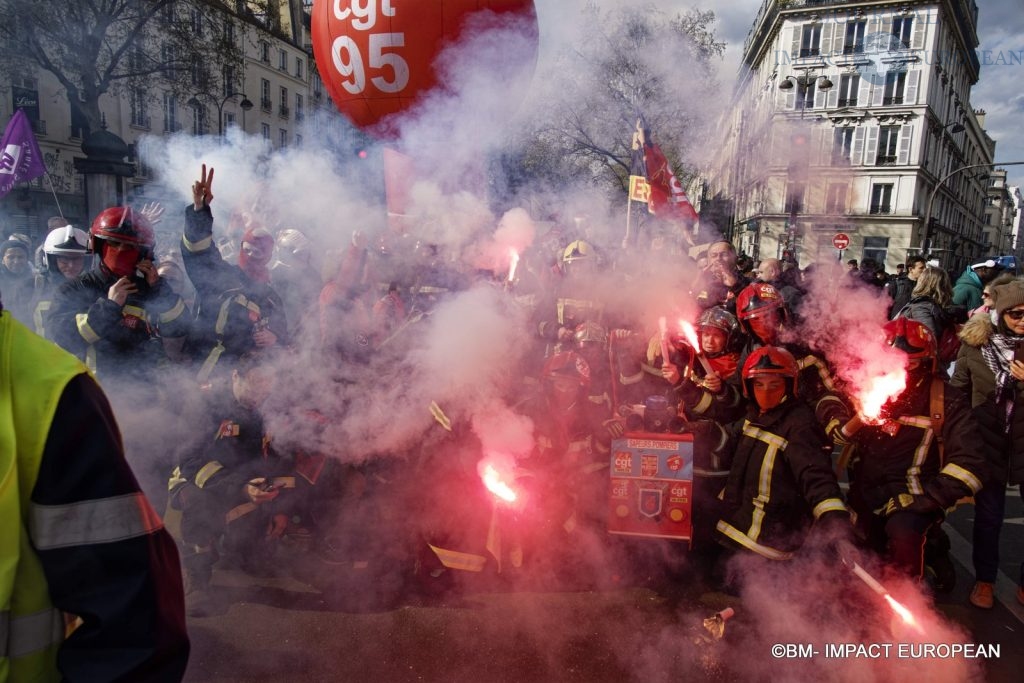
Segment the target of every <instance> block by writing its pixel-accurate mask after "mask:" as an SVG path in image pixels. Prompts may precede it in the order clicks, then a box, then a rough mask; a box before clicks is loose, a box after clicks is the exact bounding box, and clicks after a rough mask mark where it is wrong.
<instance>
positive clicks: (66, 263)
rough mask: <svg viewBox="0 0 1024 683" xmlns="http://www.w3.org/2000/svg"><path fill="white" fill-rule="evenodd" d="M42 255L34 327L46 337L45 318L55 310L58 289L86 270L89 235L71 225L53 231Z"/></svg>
mask: <svg viewBox="0 0 1024 683" xmlns="http://www.w3.org/2000/svg"><path fill="white" fill-rule="evenodd" d="M42 254H43V259H42V267H41V268H40V271H39V274H37V275H36V281H35V294H34V296H33V298H32V324H33V325H34V327H35V332H36V334H38V335H39V336H40V337H45V336H47V335H46V324H45V319H46V317H47V316H48V315H49V311H50V308H52V307H53V297H54V294H55V293H56V291H57V287H59V286H60V285H62V284H64V283H65V282H67V281H69V280H74V279H75V278H77V277H78V276H79V275H81V274H82V272H83V271H84V270H85V268H86V258H87V257H88V254H89V234H88V233H87V232H85V231H84V230H80V229H78V228H75V227H72V226H70V225H66V226H64V227H60V228H56V229H54V230H51V231H50V233H49V234H48V235H47V236H46V241H44V242H43V247H42Z"/></svg>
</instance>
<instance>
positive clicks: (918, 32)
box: [910, 16, 933, 50]
mask: <svg viewBox="0 0 1024 683" xmlns="http://www.w3.org/2000/svg"><path fill="white" fill-rule="evenodd" d="M932 18H933V17H928V19H932ZM920 19H924V17H921V16H918V17H917V18H915V19H914V32H913V38H911V42H910V47H911V48H913V49H914V50H923V49H924V37H925V36H924V32H925V30H926V27H927V25H928V21H919V20H920Z"/></svg>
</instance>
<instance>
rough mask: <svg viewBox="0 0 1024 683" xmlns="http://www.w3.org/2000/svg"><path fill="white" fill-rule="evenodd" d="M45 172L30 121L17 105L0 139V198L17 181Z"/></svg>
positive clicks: (41, 155) (26, 179)
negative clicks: (17, 108)
mask: <svg viewBox="0 0 1024 683" xmlns="http://www.w3.org/2000/svg"><path fill="white" fill-rule="evenodd" d="M44 173H46V166H45V165H44V164H43V154H42V152H40V151H39V143H38V142H36V136H35V135H33V134H32V124H31V123H29V120H28V117H27V116H26V115H25V112H24V111H22V110H21V109H19V110H17V111H16V112H14V116H12V117H11V120H10V122H9V123H8V124H7V130H5V131H4V137H3V140H0V198H2V197H5V196H7V194H8V193H9V192H10V191H11V190H13V189H14V186H15V185H17V184H18V183H20V182H28V181H30V180H34V179H36V178H38V177H39V176H41V175H43V174H44Z"/></svg>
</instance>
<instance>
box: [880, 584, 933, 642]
mask: <svg viewBox="0 0 1024 683" xmlns="http://www.w3.org/2000/svg"><path fill="white" fill-rule="evenodd" d="M882 597H884V598H885V601H886V602H888V603H889V607H891V608H892V611H893V612H895V613H896V614H898V615H900V618H901V619H903V623H904V624H906V625H907V626H909V627H911V628H912V629H914V630H915V631H917V632H918V633H919V634H921V635H924V629H923V628H921V625H920V624H919V623H917V619H915V618H914V615H913V613H911V611H910V610H908V609H907V608H906V607H904V606H903V605H901V604H900V603H899V602H897V601H896V599H895V598H894V597H892V596H891V595H889V594H888V593H886V594H885V595H883V596H882Z"/></svg>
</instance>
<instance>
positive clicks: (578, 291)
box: [536, 240, 604, 356]
mask: <svg viewBox="0 0 1024 683" xmlns="http://www.w3.org/2000/svg"><path fill="white" fill-rule="evenodd" d="M599 267H600V259H599V256H598V254H597V250H596V249H595V248H594V247H593V246H592V245H591V244H590V243H589V242H586V241H584V240H575V241H573V242H570V243H569V244H568V245H567V246H566V247H565V249H563V250H562V256H561V261H560V267H559V272H560V274H561V280H560V281H559V283H558V286H557V290H558V291H557V293H556V294H555V298H554V301H553V302H551V301H549V302H548V303H547V304H541V305H540V306H539V307H538V310H537V313H538V314H539V318H538V319H537V321H536V329H537V334H538V336H540V338H541V339H544V340H546V341H547V342H548V350H549V353H548V355H549V356H550V355H553V354H555V353H561V352H562V351H568V350H570V348H571V346H572V339H573V334H574V333H575V330H576V328H577V327H578V326H579V325H580V324H582V323H584V322H587V321H593V322H596V323H602V324H603V323H604V321H603V320H602V318H603V315H604V305H603V304H602V303H601V302H600V301H597V300H596V299H595V298H594V286H595V276H596V275H597V273H598V269H599ZM552 303H553V305H552Z"/></svg>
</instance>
